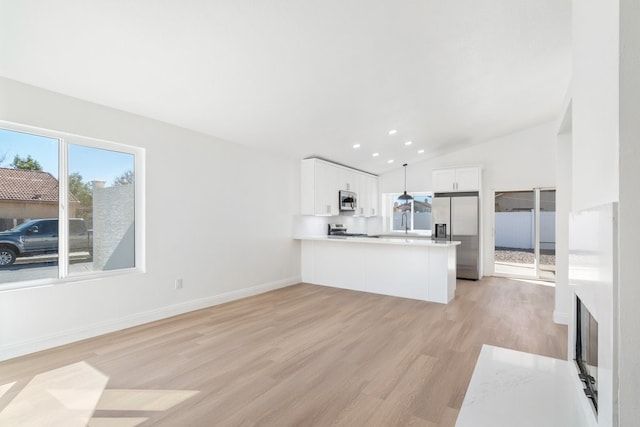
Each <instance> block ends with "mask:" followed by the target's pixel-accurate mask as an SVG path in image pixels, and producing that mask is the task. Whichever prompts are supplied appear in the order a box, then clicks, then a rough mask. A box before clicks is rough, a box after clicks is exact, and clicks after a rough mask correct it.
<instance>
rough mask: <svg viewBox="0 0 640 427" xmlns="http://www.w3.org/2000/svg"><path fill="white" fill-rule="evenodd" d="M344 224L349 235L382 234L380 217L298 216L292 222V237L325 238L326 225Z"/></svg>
mask: <svg viewBox="0 0 640 427" xmlns="http://www.w3.org/2000/svg"><path fill="white" fill-rule="evenodd" d="M333 223H338V224H344V225H345V227H347V231H348V232H349V233H366V234H380V233H382V217H371V218H364V217H359V216H346V215H339V216H309V215H298V216H296V217H295V218H294V221H293V235H294V236H326V235H327V225H328V224H333Z"/></svg>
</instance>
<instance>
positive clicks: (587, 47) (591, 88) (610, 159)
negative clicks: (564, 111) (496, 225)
mask: <svg viewBox="0 0 640 427" xmlns="http://www.w3.org/2000/svg"><path fill="white" fill-rule="evenodd" d="M618 9H619V7H618V0H615V1H594V0H587V1H584V0H583V1H574V2H573V34H572V35H573V44H574V49H573V80H572V89H573V90H572V93H573V102H572V109H573V147H572V151H573V153H572V156H573V169H572V174H573V179H572V181H573V182H574V183H575V185H574V187H573V209H574V210H582V209H585V208H589V207H592V206H595V205H598V204H602V203H609V202H615V201H617V200H618V40H619V36H618V17H619V11H618ZM596 28H597V31H595V30H594V29H596ZM594 195H597V196H595V197H594Z"/></svg>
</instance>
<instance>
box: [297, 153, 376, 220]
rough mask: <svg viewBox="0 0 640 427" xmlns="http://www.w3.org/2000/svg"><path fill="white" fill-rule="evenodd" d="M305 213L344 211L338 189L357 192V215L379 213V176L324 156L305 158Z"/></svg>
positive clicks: (303, 188) (302, 193) (322, 213)
mask: <svg viewBox="0 0 640 427" xmlns="http://www.w3.org/2000/svg"><path fill="white" fill-rule="evenodd" d="M301 178H302V182H301V213H302V215H317V216H335V215H339V214H340V207H339V203H338V192H339V191H340V190H348V191H353V192H354V193H356V195H357V197H358V206H357V208H356V212H354V214H355V215H359V216H364V217H369V216H375V215H377V214H378V207H377V206H378V177H377V176H375V175H370V174H367V173H364V172H360V171H357V170H354V169H350V168H347V167H344V166H340V165H336V164H333V163H331V162H327V161H325V160H320V159H304V160H302V167H301Z"/></svg>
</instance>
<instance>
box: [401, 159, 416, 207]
mask: <svg viewBox="0 0 640 427" xmlns="http://www.w3.org/2000/svg"><path fill="white" fill-rule="evenodd" d="M402 166H403V167H404V193H403V194H402V195H400V196H399V197H398V200H402V201H403V202H405V203H409V201H411V200H413V197H411V195H410V194H407V164H406V163H405V164H404V165H402Z"/></svg>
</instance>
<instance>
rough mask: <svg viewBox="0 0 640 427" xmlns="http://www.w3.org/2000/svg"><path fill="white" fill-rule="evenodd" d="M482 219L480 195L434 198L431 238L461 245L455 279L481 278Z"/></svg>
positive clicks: (467, 193) (436, 195)
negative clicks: (452, 241) (457, 242)
mask: <svg viewBox="0 0 640 427" xmlns="http://www.w3.org/2000/svg"><path fill="white" fill-rule="evenodd" d="M479 218H480V199H479V197H478V192H477V191H473V192H466V193H435V194H434V196H433V204H432V205H431V230H432V237H433V238H434V239H436V240H454V241H455V240H458V241H460V242H462V243H461V244H460V245H459V246H458V247H457V251H456V259H457V265H456V267H457V268H456V277H458V278H459V279H474V280H477V279H479V278H480V233H479V232H478V230H479V229H480V220H479ZM443 225H444V227H443ZM436 231H437V232H436Z"/></svg>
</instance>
